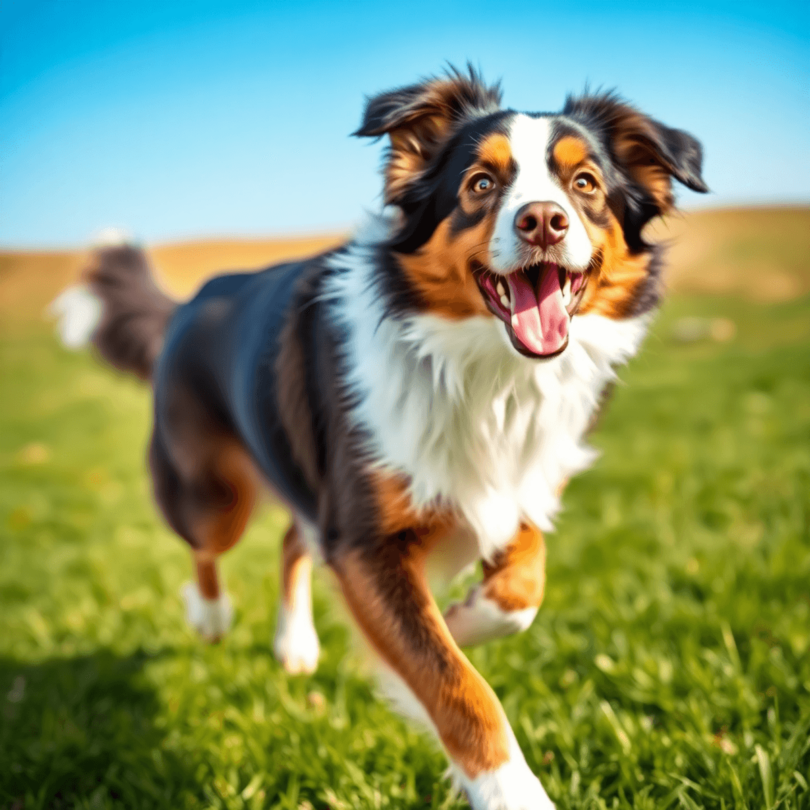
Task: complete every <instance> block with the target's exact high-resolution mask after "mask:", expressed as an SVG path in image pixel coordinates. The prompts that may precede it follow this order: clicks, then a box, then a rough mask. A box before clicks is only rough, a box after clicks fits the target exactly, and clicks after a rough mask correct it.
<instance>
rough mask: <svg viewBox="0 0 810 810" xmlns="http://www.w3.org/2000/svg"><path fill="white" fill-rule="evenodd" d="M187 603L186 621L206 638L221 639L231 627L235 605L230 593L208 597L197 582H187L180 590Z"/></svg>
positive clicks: (208, 639)
mask: <svg viewBox="0 0 810 810" xmlns="http://www.w3.org/2000/svg"><path fill="white" fill-rule="evenodd" d="M180 595H181V596H182V597H183V601H184V602H185V603H186V621H187V622H188V623H189V624H190V625H191V626H192V627H193V628H194V629H195V630H196V631H197V632H198V633H199V634H200V635H201V636H202V637H203V638H204V639H205V640H206V641H212V642H213V641H219V640H220V639H221V638H222V637H223V636H224V635H225V634H226V633H227V632H228V630H229V629H230V626H231V622H232V621H233V607H232V606H231V600H230V599H229V598H228V594H226V593H224V592H223V593H221V594H220V595H219V598H218V599H206V598H205V597H204V596H203V595H202V594H201V593H200V589H199V587H197V584H196V583H195V582H186V584H185V585H183V587H182V588H181V590H180Z"/></svg>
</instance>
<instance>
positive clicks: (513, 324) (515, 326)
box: [512, 312, 518, 329]
mask: <svg viewBox="0 0 810 810" xmlns="http://www.w3.org/2000/svg"><path fill="white" fill-rule="evenodd" d="M512 326H513V327H514V328H515V329H517V328H518V319H517V315H515V313H514V312H513V313H512Z"/></svg>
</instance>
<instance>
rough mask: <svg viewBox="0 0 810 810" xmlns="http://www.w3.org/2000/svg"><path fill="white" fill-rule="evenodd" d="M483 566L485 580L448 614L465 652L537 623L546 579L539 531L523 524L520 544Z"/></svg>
mask: <svg viewBox="0 0 810 810" xmlns="http://www.w3.org/2000/svg"><path fill="white" fill-rule="evenodd" d="M483 566H484V578H483V581H482V582H481V583H480V584H478V585H476V586H475V587H473V588H472V589H471V590H470V592H469V594H468V596H467V599H466V600H465V601H464V602H463V603H457V604H453V605H450V607H449V608H448V609H447V611H446V612H445V614H444V619H445V621H446V622H447V626H448V628H449V629H450V632H451V633H452V634H453V638H454V639H455V640H456V642H457V643H458V644H459V645H460V646H462V647H465V646H471V645H474V644H482V643H484V642H485V641H490V640H492V639H495V638H500V637H501V636H507V635H510V634H512V633H519V632H521V631H523V630H526V629H527V628H528V627H529V626H530V625H531V623H532V621H534V617H535V616H536V615H537V611H538V609H539V607H540V603H541V602H542V601H543V590H544V587H545V580H546V574H545V569H546V546H545V543H544V541H543V535H542V534H541V533H540V531H539V530H538V529H536V528H535V527H534V526H531V525H529V524H527V523H524V524H522V525H521V527H520V530H519V531H518V533H517V536H516V537H515V539H514V540H513V541H512V542H511V543H510V544H509V545H508V546H507V547H506V548H505V549H504V550H503V551H501V552H499V553H498V554H497V555H496V556H495V558H494V559H493V560H492V562H484V564H483Z"/></svg>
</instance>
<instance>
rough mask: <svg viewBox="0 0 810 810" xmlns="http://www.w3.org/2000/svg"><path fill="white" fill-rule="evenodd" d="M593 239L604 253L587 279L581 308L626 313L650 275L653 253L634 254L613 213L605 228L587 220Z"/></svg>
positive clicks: (619, 315) (618, 314)
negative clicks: (597, 265)
mask: <svg viewBox="0 0 810 810" xmlns="http://www.w3.org/2000/svg"><path fill="white" fill-rule="evenodd" d="M585 227H586V229H587V230H588V235H589V237H590V239H591V243H592V244H594V245H597V246H598V247H599V250H600V252H601V254H602V264H601V267H600V268H599V269H598V271H597V272H596V273H595V275H594V276H593V277H592V278H591V279H590V280H589V281H588V287H587V289H586V290H585V294H584V297H583V300H582V304H581V305H580V310H579V311H580V312H581V313H586V312H594V313H597V314H599V315H604V316H605V317H607V318H613V319H619V318H624V317H626V316H627V314H628V312H629V311H630V308H631V307H632V304H633V301H634V300H635V295H636V290H637V289H638V287H639V285H640V284H641V283H642V282H643V281H644V279H645V278H646V277H647V273H648V268H649V263H650V256H649V255H648V254H643V253H642V254H638V255H635V256H634V255H632V254H631V253H630V251H629V249H628V247H627V244H626V242H625V241H624V235H623V233H622V229H621V226H620V225H619V223H618V222H617V221H616V219H615V217H613V216H612V215H611V224H610V226H609V227H608V228H607V230H602V229H601V228H597V227H596V226H594V225H591V224H590V223H589V222H587V221H585Z"/></svg>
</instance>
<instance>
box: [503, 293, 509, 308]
mask: <svg viewBox="0 0 810 810" xmlns="http://www.w3.org/2000/svg"><path fill="white" fill-rule="evenodd" d="M501 303H502V304H503V305H504V306H505V307H506V308H507V309H508V308H509V299H508V298H507V297H506V296H505V295H503V294H501Z"/></svg>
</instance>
